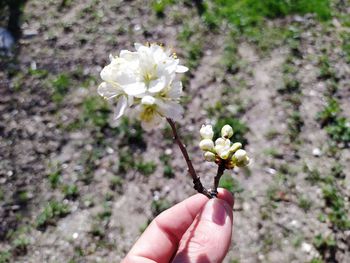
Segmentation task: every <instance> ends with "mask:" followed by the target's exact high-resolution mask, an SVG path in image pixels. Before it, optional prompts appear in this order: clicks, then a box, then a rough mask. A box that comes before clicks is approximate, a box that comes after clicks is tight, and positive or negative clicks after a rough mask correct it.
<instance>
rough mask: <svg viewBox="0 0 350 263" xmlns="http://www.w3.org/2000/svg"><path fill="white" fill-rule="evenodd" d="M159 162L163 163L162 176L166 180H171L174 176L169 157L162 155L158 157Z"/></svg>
mask: <svg viewBox="0 0 350 263" xmlns="http://www.w3.org/2000/svg"><path fill="white" fill-rule="evenodd" d="M159 160H160V161H161V162H162V163H163V166H164V169H163V175H164V177H166V178H173V177H174V176H175V174H174V170H173V168H172V167H171V165H170V160H171V156H170V155H167V154H163V155H161V156H160V157H159Z"/></svg>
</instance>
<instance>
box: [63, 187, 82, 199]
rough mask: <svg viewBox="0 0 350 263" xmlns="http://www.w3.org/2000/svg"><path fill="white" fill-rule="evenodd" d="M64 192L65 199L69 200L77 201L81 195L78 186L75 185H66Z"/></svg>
mask: <svg viewBox="0 0 350 263" xmlns="http://www.w3.org/2000/svg"><path fill="white" fill-rule="evenodd" d="M62 192H63V194H64V196H65V198H68V199H75V198H77V197H78V195H79V190H78V186H76V185H74V184H68V185H64V186H63V189H62Z"/></svg>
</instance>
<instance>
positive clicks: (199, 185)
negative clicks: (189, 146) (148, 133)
mask: <svg viewBox="0 0 350 263" xmlns="http://www.w3.org/2000/svg"><path fill="white" fill-rule="evenodd" d="M167 121H168V123H169V125H170V127H171V129H172V131H173V135H174V140H175V141H176V143H177V145H179V148H180V150H181V152H182V155H183V156H184V158H185V161H186V163H187V167H188V173H189V174H190V175H191V176H192V179H193V184H194V189H195V190H197V191H198V193H201V194H204V195H205V196H207V197H208V198H212V197H213V196H212V194H211V193H210V192H209V191H208V190H207V189H206V188H205V187H204V186H203V185H202V182H201V179H200V177H199V176H198V175H197V173H196V171H195V169H194V168H193V165H192V162H191V159H190V157H189V155H188V153H187V150H186V146H185V145H184V144H183V143H182V142H181V139H180V138H179V135H178V134H177V130H176V126H175V123H174V121H173V120H172V119H170V118H167Z"/></svg>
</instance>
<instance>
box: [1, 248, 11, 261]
mask: <svg viewBox="0 0 350 263" xmlns="http://www.w3.org/2000/svg"><path fill="white" fill-rule="evenodd" d="M10 259H11V252H10V251H8V250H4V251H0V263H9V262H10Z"/></svg>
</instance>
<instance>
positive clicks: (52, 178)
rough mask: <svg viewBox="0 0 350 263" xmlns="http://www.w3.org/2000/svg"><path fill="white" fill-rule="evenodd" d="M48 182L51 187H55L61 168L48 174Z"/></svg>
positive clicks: (59, 177)
mask: <svg viewBox="0 0 350 263" xmlns="http://www.w3.org/2000/svg"><path fill="white" fill-rule="evenodd" d="M48 179H49V183H50V186H51V187H52V188H56V187H57V186H58V185H59V183H60V179H61V170H60V169H55V170H54V171H52V172H51V173H49V175H48Z"/></svg>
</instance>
